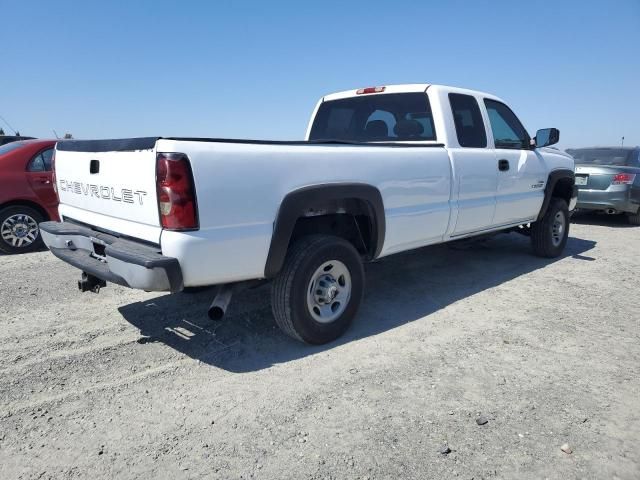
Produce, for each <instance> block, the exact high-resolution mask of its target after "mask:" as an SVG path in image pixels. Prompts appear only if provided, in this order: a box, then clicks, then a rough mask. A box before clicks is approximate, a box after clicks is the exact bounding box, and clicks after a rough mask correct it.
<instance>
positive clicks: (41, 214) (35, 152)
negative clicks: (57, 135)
mask: <svg viewBox="0 0 640 480" xmlns="http://www.w3.org/2000/svg"><path fill="white" fill-rule="evenodd" d="M55 145H56V140H23V141H17V142H11V143H7V144H6V145H2V146H0V252H3V253H22V252H31V251H33V250H37V249H39V248H41V247H42V239H41V238H40V231H39V229H38V224H39V223H40V222H43V221H45V220H58V196H57V195H56V192H55V190H54V189H53V178H52V177H53V172H52V171H51V158H52V157H53V148H54V147H55Z"/></svg>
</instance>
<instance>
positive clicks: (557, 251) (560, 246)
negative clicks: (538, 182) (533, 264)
mask: <svg viewBox="0 0 640 480" xmlns="http://www.w3.org/2000/svg"><path fill="white" fill-rule="evenodd" d="M558 216H561V217H562V216H563V217H564V226H563V227H562V231H561V233H560V234H559V233H558V231H557V230H558V229H557V225H556V226H555V227H554V224H556V219H557V218H558ZM569 225H570V223H569V207H568V206H567V202H566V201H564V200H563V199H561V198H552V199H551V203H550V204H549V208H547V211H546V213H545V214H544V216H543V217H542V218H541V219H540V220H538V221H537V222H534V223H532V224H531V244H532V245H533V252H534V253H535V254H536V255H537V256H539V257H546V258H555V257H559V256H560V255H561V254H562V251H563V250H564V247H565V245H566V244H567V238H568V237H569Z"/></svg>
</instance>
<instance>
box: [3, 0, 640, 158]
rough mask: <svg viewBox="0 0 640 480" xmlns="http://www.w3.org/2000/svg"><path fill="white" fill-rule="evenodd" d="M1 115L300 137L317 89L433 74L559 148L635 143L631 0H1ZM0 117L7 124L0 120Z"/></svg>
mask: <svg viewBox="0 0 640 480" xmlns="http://www.w3.org/2000/svg"><path fill="white" fill-rule="evenodd" d="M0 12H2V14H1V17H0V46H1V48H2V50H1V52H2V54H1V56H0V115H2V116H3V117H5V118H6V119H7V120H8V121H9V123H11V124H12V125H13V126H14V127H15V128H17V129H18V130H20V131H21V133H22V134H30V135H35V136H40V137H48V136H52V129H55V130H56V131H57V132H58V134H60V135H62V134H63V133H65V132H72V133H73V135H74V136H75V137H76V138H114V137H132V136H145V135H166V136H170V135H174V136H178V135H180V136H215V137H235V138H267V139H300V138H302V137H303V136H304V132H305V128H306V125H307V121H308V117H309V115H310V114H311V112H312V109H313V107H314V105H315V103H316V101H317V99H318V98H319V97H321V96H322V95H323V94H325V93H329V92H332V91H337V90H345V89H349V88H358V87H363V86H369V85H385V84H393V83H411V82H426V83H442V84H447V85H455V86H462V87H467V88H475V89H479V90H485V91H488V92H491V93H494V94H496V95H498V96H500V97H502V98H503V99H505V100H506V101H507V102H508V103H509V104H510V105H511V106H512V107H513V109H514V110H515V111H516V113H517V114H518V116H519V117H520V118H521V120H522V121H523V122H524V123H525V125H526V127H527V129H528V130H529V131H530V133H532V134H533V133H534V132H535V130H536V129H537V128H542V127H550V126H554V127H558V128H560V130H561V144H560V146H561V147H563V148H566V147H574V146H586V145H593V144H599V145H604V144H614V145H618V144H620V137H621V136H623V135H624V136H625V145H629V144H634V145H637V144H640V54H639V52H640V50H639V46H640V0H626V1H625V0H610V1H600V2H595V1H585V0H582V1H561V0H560V1H557V2H551V1H531V2H524V1H510V2H503V1H497V0H494V1H477V2H471V1H451V0H450V1H444V0H442V1H433V0H432V1H418V0H415V1H403V0H394V1H385V2H379V1H374V0H369V1H353V2H350V1H346V0H344V1H333V0H323V1H318V2H311V1H277V0H273V1H271V2H268V1H257V0H256V1H241V0H237V1H230V0H229V1H224V0H218V1H206V2H205V1H201V2H196V1H191V2H189V1H186V0H185V1H181V2H178V1H175V2H166V1H132V0H127V1H119V0H113V1H108V2H104V1H102V2H98V1H75V2H72V1H29V0H22V1H16V0H0ZM0 126H3V127H4V129H5V131H8V128H7V126H6V125H4V124H2V123H1V121H0Z"/></svg>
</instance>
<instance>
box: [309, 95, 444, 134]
mask: <svg viewBox="0 0 640 480" xmlns="http://www.w3.org/2000/svg"><path fill="white" fill-rule="evenodd" d="M309 140H316V141H318V140H343V141H353V142H393V141H430V140H436V132H435V127H434V123H433V115H432V112H431V105H430V104H429V99H428V97H427V95H426V94H425V93H424V92H415V93H386V94H368V95H362V96H358V97H349V98H344V99H339V100H329V101H326V102H323V103H322V104H321V105H320V107H319V108H318V112H317V113H316V116H315V118H314V120H313V125H312V127H311V132H310V134H309Z"/></svg>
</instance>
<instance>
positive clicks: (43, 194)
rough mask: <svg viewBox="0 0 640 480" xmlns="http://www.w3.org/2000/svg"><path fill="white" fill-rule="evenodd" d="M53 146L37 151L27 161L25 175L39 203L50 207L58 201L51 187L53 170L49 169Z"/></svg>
mask: <svg viewBox="0 0 640 480" xmlns="http://www.w3.org/2000/svg"><path fill="white" fill-rule="evenodd" d="M52 157H53V147H50V148H47V149H46V150H43V151H41V152H38V154H37V155H35V156H34V157H33V158H32V159H31V160H30V161H29V163H28V165H27V171H26V176H27V180H28V181H29V185H30V186H31V189H32V190H33V193H35V195H36V197H38V199H39V200H40V203H41V204H42V205H44V206H47V207H51V206H54V205H56V203H58V197H57V195H56V192H55V190H54V189H53V183H52V181H53V172H52V171H51V158H52Z"/></svg>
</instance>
